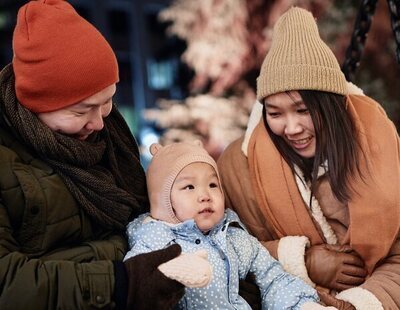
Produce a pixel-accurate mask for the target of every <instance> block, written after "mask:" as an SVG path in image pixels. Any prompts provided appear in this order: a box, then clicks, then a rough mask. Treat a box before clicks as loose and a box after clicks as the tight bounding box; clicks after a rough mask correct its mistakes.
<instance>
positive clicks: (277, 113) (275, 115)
mask: <svg viewBox="0 0 400 310" xmlns="http://www.w3.org/2000/svg"><path fill="white" fill-rule="evenodd" d="M267 114H268V116H270V117H272V118H274V117H279V116H280V115H281V113H279V112H267Z"/></svg>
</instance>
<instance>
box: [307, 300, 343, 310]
mask: <svg viewBox="0 0 400 310" xmlns="http://www.w3.org/2000/svg"><path fill="white" fill-rule="evenodd" d="M323 309H325V310H328V309H329V310H335V309H336V310H337V308H335V307H328V306H323V305H321V304H318V303H316V302H306V303H304V304H302V305H301V306H300V310H323Z"/></svg>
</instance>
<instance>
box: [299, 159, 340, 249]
mask: <svg viewBox="0 0 400 310" xmlns="http://www.w3.org/2000/svg"><path fill="white" fill-rule="evenodd" d="M295 170H296V175H295V179H296V183H297V188H298V189H299V191H300V194H301V197H302V198H303V200H304V202H305V204H306V205H307V206H308V204H309V203H310V198H311V215H312V217H313V218H314V220H315V221H316V222H317V223H318V225H319V227H320V228H321V230H322V233H323V234H324V237H325V240H326V243H328V244H337V242H338V240H337V237H336V235H335V233H334V231H333V230H332V227H331V225H329V223H328V221H327V220H326V217H325V216H324V214H323V213H322V210H321V207H320V205H319V203H318V200H317V199H316V198H315V197H314V196H312V197H311V190H310V187H309V186H308V185H307V184H306V182H305V180H304V179H303V178H301V177H300V176H301V171H300V169H299V168H298V167H297V166H295ZM323 174H325V170H323V167H320V169H319V171H318V177H320V176H321V175H323Z"/></svg>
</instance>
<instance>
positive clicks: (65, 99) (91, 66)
mask: <svg viewBox="0 0 400 310" xmlns="http://www.w3.org/2000/svg"><path fill="white" fill-rule="evenodd" d="M13 49H14V58H13V61H12V62H13V67H14V72H15V79H16V82H15V89H16V95H17V98H18V101H19V102H20V103H21V104H22V105H24V106H25V107H26V108H28V109H29V110H30V111H32V112H34V113H41V112H51V111H55V110H58V109H61V108H64V107H67V106H70V105H73V104H75V103H78V102H80V101H82V100H84V99H86V98H88V97H90V96H92V95H94V94H95V93H97V92H99V91H101V90H102V89H104V88H106V87H108V86H110V85H112V84H114V83H116V82H118V80H119V79H118V64H117V59H116V57H115V54H114V52H113V51H112V49H111V47H110V45H109V44H108V43H107V41H106V40H105V38H104V37H103V36H102V35H101V33H100V32H99V31H98V30H97V29H96V28H95V27H93V26H92V25H91V24H90V23H89V22H87V21H86V20H85V19H83V18H82V17H81V16H79V15H78V13H77V12H76V11H75V10H74V8H73V7H72V6H71V5H70V4H69V3H68V2H66V1H63V0H39V1H30V2H28V3H27V4H25V5H24V6H22V7H21V8H20V9H19V11H18V16H17V24H16V27H15V30H14V36H13Z"/></svg>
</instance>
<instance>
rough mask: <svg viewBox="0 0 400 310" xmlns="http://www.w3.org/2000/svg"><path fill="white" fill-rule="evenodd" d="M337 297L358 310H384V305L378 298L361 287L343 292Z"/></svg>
mask: <svg viewBox="0 0 400 310" xmlns="http://www.w3.org/2000/svg"><path fill="white" fill-rule="evenodd" d="M335 297H336V298H337V299H341V300H344V301H347V302H349V303H351V304H352V305H353V306H354V307H356V309H357V310H383V306H382V303H381V302H380V301H379V300H378V298H376V296H375V295H374V294H372V293H371V292H370V291H368V290H366V289H364V288H361V287H354V288H350V289H348V290H345V291H342V292H340V293H339V294H337V295H336V296H335Z"/></svg>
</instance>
